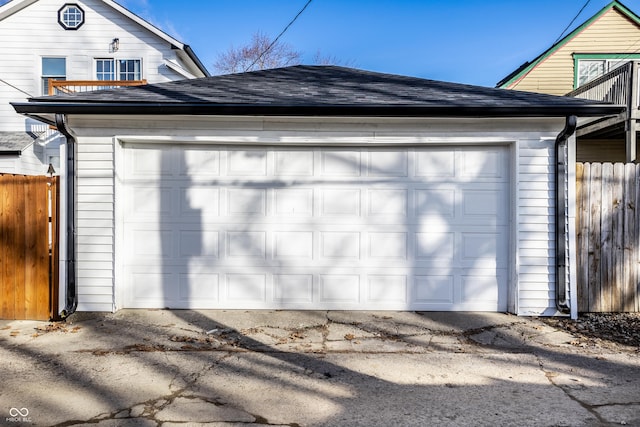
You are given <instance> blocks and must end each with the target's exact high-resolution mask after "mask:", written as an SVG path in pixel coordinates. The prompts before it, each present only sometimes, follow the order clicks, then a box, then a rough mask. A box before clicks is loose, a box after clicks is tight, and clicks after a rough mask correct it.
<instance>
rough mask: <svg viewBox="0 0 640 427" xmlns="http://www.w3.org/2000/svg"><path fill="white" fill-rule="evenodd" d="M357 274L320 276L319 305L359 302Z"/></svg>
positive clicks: (358, 279)
mask: <svg viewBox="0 0 640 427" xmlns="http://www.w3.org/2000/svg"><path fill="white" fill-rule="evenodd" d="M360 279H361V278H360V275H359V274H321V275H320V281H319V290H320V302H321V303H347V304H357V303H358V302H360V292H361V289H360V283H361V280H360Z"/></svg>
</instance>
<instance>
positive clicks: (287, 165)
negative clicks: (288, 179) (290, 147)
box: [274, 150, 314, 176]
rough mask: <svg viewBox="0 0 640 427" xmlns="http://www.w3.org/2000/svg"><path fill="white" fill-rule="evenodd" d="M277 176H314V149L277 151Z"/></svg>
mask: <svg viewBox="0 0 640 427" xmlns="http://www.w3.org/2000/svg"><path fill="white" fill-rule="evenodd" d="M274 162H275V166H274V167H275V170H274V174H275V176H313V174H314V153H313V151H302V150H298V151H276V152H275V153H274Z"/></svg>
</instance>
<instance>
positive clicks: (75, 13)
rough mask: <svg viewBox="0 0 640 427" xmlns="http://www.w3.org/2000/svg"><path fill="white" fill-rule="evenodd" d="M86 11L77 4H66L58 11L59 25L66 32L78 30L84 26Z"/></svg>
mask: <svg viewBox="0 0 640 427" xmlns="http://www.w3.org/2000/svg"><path fill="white" fill-rule="evenodd" d="M84 18H85V13H84V10H83V9H82V8H81V7H80V6H79V5H78V4H76V3H66V4H65V5H64V6H62V7H61V8H60V10H58V23H59V24H60V26H61V27H62V28H64V29H65V30H72V31H73V30H77V29H79V28H80V27H82V25H83V24H84Z"/></svg>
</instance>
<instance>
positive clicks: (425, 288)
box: [413, 274, 455, 304]
mask: <svg viewBox="0 0 640 427" xmlns="http://www.w3.org/2000/svg"><path fill="white" fill-rule="evenodd" d="M454 283H455V278H454V276H453V275H452V274H450V275H436V274H421V275H416V277H415V279H414V295H413V301H414V302H415V303H416V304H453V302H454Z"/></svg>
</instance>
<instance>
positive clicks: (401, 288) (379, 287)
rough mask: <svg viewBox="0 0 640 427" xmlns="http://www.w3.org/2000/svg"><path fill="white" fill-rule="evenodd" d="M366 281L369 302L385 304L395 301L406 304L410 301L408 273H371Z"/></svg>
mask: <svg viewBox="0 0 640 427" xmlns="http://www.w3.org/2000/svg"><path fill="white" fill-rule="evenodd" d="M366 283H367V294H366V295H367V297H366V298H367V302H368V303H371V304H375V305H384V304H388V303H390V302H393V303H396V304H400V305H405V306H406V305H407V303H408V301H409V297H408V288H407V275H404V274H369V275H367V282H366Z"/></svg>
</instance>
